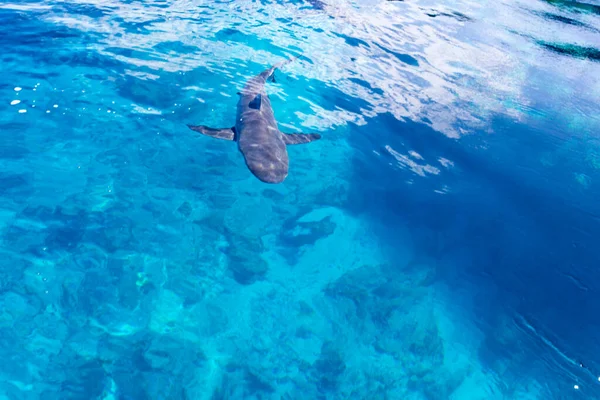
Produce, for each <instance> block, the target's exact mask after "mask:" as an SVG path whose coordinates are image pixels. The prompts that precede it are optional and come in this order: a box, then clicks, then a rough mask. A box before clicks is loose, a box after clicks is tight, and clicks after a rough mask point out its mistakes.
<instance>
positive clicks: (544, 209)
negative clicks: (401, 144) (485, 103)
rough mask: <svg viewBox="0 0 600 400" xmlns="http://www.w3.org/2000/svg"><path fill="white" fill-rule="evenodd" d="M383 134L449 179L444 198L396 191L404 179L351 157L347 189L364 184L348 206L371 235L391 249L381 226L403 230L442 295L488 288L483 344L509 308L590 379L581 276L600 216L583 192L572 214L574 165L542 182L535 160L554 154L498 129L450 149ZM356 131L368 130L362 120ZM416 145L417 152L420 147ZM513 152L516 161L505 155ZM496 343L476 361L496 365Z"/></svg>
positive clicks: (588, 282)
mask: <svg viewBox="0 0 600 400" xmlns="http://www.w3.org/2000/svg"><path fill="white" fill-rule="evenodd" d="M387 123H388V124H389V125H390V126H389V127H388V129H381V130H380V132H390V133H388V134H387V135H386V136H385V137H382V138H380V140H382V141H383V142H388V143H390V145H391V146H392V147H394V146H398V145H397V144H394V139H393V138H392V137H390V135H391V132H394V131H395V132H396V133H397V134H398V133H402V132H406V133H404V134H403V138H404V141H405V143H410V147H411V148H415V149H420V150H416V151H418V152H420V153H421V155H423V156H424V158H425V160H429V159H431V158H433V157H432V156H441V157H444V158H446V159H449V160H451V161H453V163H454V167H453V172H452V175H448V174H449V172H445V174H446V175H445V178H444V182H445V183H446V184H447V185H448V186H450V192H449V193H447V194H445V195H443V196H440V195H437V194H435V193H432V191H431V186H430V185H428V184H426V183H425V182H415V183H414V184H412V185H406V184H404V181H405V179H404V178H402V175H405V173H404V172H402V171H394V170H392V169H388V173H382V167H381V166H379V167H375V166H373V165H372V164H371V163H370V162H365V161H366V160H363V159H362V158H361V157H357V158H356V160H355V162H354V168H355V174H356V175H357V178H356V179H360V181H361V182H363V183H362V184H361V186H360V188H358V187H357V188H356V189H351V196H350V207H351V208H356V209H357V212H359V213H364V212H367V213H368V215H369V217H370V218H371V220H372V221H373V222H376V225H377V226H379V228H378V229H377V232H378V233H379V235H381V236H382V237H384V238H387V239H386V240H388V241H389V242H390V244H392V245H393V243H394V240H395V235H394V231H393V229H390V230H389V232H387V233H386V229H389V228H386V227H394V226H396V225H408V226H410V227H411V231H412V232H415V234H414V241H415V245H416V246H417V252H422V253H426V254H429V255H432V256H434V257H435V258H436V259H437V260H438V263H439V264H440V265H444V268H442V269H440V270H438V278H441V279H442V280H443V281H445V282H447V283H448V285H449V286H450V287H461V286H462V285H464V284H465V282H464V277H465V276H470V277H471V279H472V281H471V282H470V284H472V285H473V286H474V287H479V288H486V287H489V286H492V285H493V286H494V287H496V294H495V295H494V296H492V295H491V293H492V291H486V293H488V295H489V297H487V298H486V301H485V302H479V305H480V307H481V308H480V310H479V311H478V314H477V317H478V319H477V320H478V321H479V323H480V327H481V329H482V330H483V331H484V333H485V334H486V335H489V336H491V337H494V335H495V332H496V331H497V330H498V329H500V328H499V327H498V321H496V320H494V319H493V316H495V315H497V314H498V312H499V311H498V310H500V309H504V310H505V311H504V312H507V311H506V308H503V307H507V305H508V310H510V311H511V314H512V313H518V314H523V315H535V316H536V320H537V323H538V324H539V325H540V326H542V327H545V329H547V330H549V331H551V332H554V335H555V338H556V339H555V340H554V343H555V344H556V345H557V346H558V347H559V348H560V349H561V351H563V352H565V353H567V354H570V355H572V357H573V358H576V359H580V360H584V361H585V363H586V364H589V365H590V369H591V370H593V371H598V367H599V365H597V364H596V363H595V361H594V360H595V358H594V357H593V355H594V354H599V353H600V347H599V346H598V343H597V342H596V341H595V339H594V337H595V334H594V333H593V332H594V331H596V330H597V329H599V328H600V317H599V316H598V315H597V313H594V311H593V307H594V306H593V304H594V301H593V300H592V299H593V298H595V297H597V296H599V295H600V285H599V284H597V283H596V280H595V278H594V270H593V268H592V266H593V265H594V263H595V262H596V261H595V260H597V259H598V256H599V253H598V252H599V251H598V249H597V246H595V244H594V243H595V241H594V239H593V238H595V237H599V235H600V224H598V222H599V221H600V209H599V207H598V205H597V204H595V203H593V201H592V200H591V199H593V198H596V197H597V196H598V195H600V193H598V192H599V190H598V189H591V188H590V189H588V190H589V192H588V193H587V195H586V197H585V199H587V200H585V201H582V200H580V201H579V202H576V203H574V202H573V196H576V195H577V192H573V190H572V189H568V187H569V186H565V185H571V186H572V185H573V184H572V183H571V182H573V179H572V171H574V170H583V171H585V169H586V167H585V164H584V162H583V161H582V160H577V159H576V160H570V162H569V163H566V164H565V163H563V164H561V165H560V166H557V167H555V168H551V169H550V170H549V171H542V170H541V168H542V167H541V165H540V163H539V160H540V158H541V156H540V154H541V153H542V152H546V151H547V150H548V149H549V148H553V147H554V146H556V144H557V142H549V141H548V139H547V137H545V134H544V132H547V128H545V129H539V127H538V128H537V129H536V127H535V126H534V125H525V124H517V123H515V122H513V121H509V120H506V119H501V118H500V119H496V120H494V122H493V126H494V127H495V131H496V135H495V136H493V137H488V138H482V137H478V138H474V137H471V138H465V139H461V140H460V141H455V140H451V139H448V138H444V136H443V135H441V134H440V133H437V132H434V131H431V130H430V129H429V128H426V127H423V126H419V125H418V124H413V123H408V124H407V125H405V126H404V128H403V127H402V125H403V124H401V123H400V122H393V121H390V120H389V119H388V121H387ZM555 123H556V121H555ZM394 125H395V126H397V128H396V129H394V128H393V126H394ZM367 127H369V128H370V129H377V128H376V126H375V127H374V126H373V124H372V123H371V121H369V124H368V125H367V126H366V127H365V129H369V128H367ZM408 127H410V130H409V131H410V134H408V130H407V129H406V128H408ZM355 129H357V130H359V131H360V129H361V128H360V127H356V128H355ZM565 129H568V127H566V126H565ZM436 136H437V138H436ZM349 137H350V138H351V141H352V142H356V144H355V145H356V146H358V147H360V146H364V145H363V144H360V139H361V138H363V137H364V136H363V135H361V134H360V133H356V134H353V135H349ZM421 141H422V143H420V142H421ZM529 141H531V142H533V143H536V146H535V147H534V146H531V145H530V144H527V143H528V142H529ZM425 143H426V144H427V147H429V148H428V149H424V148H422V147H421V146H423V145H424V144H425ZM484 143H485V146H483V145H484ZM583 145H584V143H583V141H582V143H581V146H583ZM483 148H486V149H487V150H483ZM518 148H523V149H527V150H525V151H527V153H519V152H518V151H517V152H515V150H514V149H518ZM533 148H535V149H536V150H535V151H532V149H533ZM576 149H577V147H575V151H576ZM375 171H378V172H377V173H375ZM443 173H444V172H443ZM417 180H420V181H431V180H432V178H417ZM365 182H369V184H368V185H365ZM547 182H553V183H552V185H547ZM365 193H369V195H368V196H367V195H365ZM549 243H551V245H549ZM392 257H393V256H392ZM534 282H535V284H533V283H534ZM557 293H562V294H564V297H563V295H561V296H556V294H557ZM567 321H569V322H567ZM573 321H580V322H577V323H575V322H573ZM503 329H506V328H503ZM499 340H500V342H501V341H502V340H504V339H502V338H500V339H495V340H490V341H489V342H488V345H489V346H490V347H489V348H488V349H486V350H482V354H487V355H488V356H487V357H488V360H489V359H491V358H494V356H495V357H496V358H498V357H503V354H504V353H503V352H501V348H500V347H494V346H500V345H496V344H494V343H499V342H498V341H499ZM547 351H548V352H549V354H548V356H549V357H555V356H556V355H555V354H554V350H552V349H550V348H548V350H547ZM490 352H491V353H490ZM490 354H491V355H490ZM522 361H523V364H521V365H523V366H524V365H526V360H522ZM515 362H516V361H515Z"/></svg>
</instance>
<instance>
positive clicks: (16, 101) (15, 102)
mask: <svg viewBox="0 0 600 400" xmlns="http://www.w3.org/2000/svg"><path fill="white" fill-rule="evenodd" d="M20 102H21V100H13V101H11V102H10V105H11V106H14V105H17V104H19V103H20Z"/></svg>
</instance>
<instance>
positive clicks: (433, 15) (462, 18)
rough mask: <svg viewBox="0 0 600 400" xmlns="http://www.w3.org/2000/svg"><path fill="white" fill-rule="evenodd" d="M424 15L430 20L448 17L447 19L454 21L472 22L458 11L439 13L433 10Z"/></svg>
mask: <svg viewBox="0 0 600 400" xmlns="http://www.w3.org/2000/svg"><path fill="white" fill-rule="evenodd" d="M425 15H427V16H428V17H431V18H436V17H448V18H452V19H455V20H457V21H460V22H468V21H472V19H471V18H470V17H469V16H467V15H465V14H463V13H460V12H458V11H452V12H440V11H435V10H433V11H430V12H427V13H425Z"/></svg>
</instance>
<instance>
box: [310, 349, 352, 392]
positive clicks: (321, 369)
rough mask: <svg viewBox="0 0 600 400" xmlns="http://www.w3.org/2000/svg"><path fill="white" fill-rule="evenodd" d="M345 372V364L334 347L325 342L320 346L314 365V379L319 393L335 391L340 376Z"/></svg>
mask: <svg viewBox="0 0 600 400" xmlns="http://www.w3.org/2000/svg"><path fill="white" fill-rule="evenodd" d="M345 370H346V364H345V363H344V360H343V359H342V357H341V355H340V353H339V352H338V351H337V349H336V345H335V343H334V342H332V341H327V342H325V343H323V345H322V346H321V355H320V356H319V359H318V360H317V361H316V362H315V364H314V378H315V379H316V380H317V386H318V388H319V390H320V391H323V392H327V391H331V390H335V389H336V388H337V386H338V381H339V379H340V376H341V375H342V374H343V373H344V371H345Z"/></svg>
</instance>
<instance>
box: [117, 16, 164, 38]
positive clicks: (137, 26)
mask: <svg viewBox="0 0 600 400" xmlns="http://www.w3.org/2000/svg"><path fill="white" fill-rule="evenodd" d="M113 21H115V22H118V23H119V26H120V27H121V28H123V29H124V30H125V32H127V33H137V34H151V33H153V32H154V30H153V29H152V26H153V25H155V24H160V23H163V22H165V19H164V18H156V19H153V20H150V21H142V22H134V21H129V20H127V19H125V18H121V17H113Z"/></svg>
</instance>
